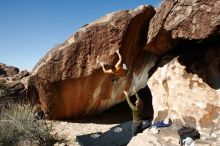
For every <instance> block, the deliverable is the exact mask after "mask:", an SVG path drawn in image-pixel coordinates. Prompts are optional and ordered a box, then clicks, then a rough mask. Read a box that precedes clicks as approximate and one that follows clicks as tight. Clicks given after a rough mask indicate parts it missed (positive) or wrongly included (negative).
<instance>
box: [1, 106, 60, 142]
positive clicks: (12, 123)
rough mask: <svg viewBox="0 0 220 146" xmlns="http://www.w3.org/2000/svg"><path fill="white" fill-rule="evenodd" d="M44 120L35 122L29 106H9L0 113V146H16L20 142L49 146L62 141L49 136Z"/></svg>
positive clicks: (50, 129) (48, 127) (49, 131)
mask: <svg viewBox="0 0 220 146" xmlns="http://www.w3.org/2000/svg"><path fill="white" fill-rule="evenodd" d="M51 131H52V127H51V126H48V124H47V123H46V121H45V120H36V119H35V117H34V114H33V113H32V108H31V107H30V105H18V104H16V105H11V106H10V107H9V108H8V109H2V110H1V113H0V146H8V145H16V144H17V143H19V142H21V141H28V142H29V143H32V144H33V143H37V144H39V145H40V146H50V145H53V144H54V143H56V142H58V141H62V140H61V139H58V138H57V137H55V136H53V135H52V134H51Z"/></svg>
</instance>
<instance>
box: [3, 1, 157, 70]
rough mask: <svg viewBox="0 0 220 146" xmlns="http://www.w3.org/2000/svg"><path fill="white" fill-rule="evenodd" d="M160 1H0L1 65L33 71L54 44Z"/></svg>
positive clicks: (155, 4)
mask: <svg viewBox="0 0 220 146" xmlns="http://www.w3.org/2000/svg"><path fill="white" fill-rule="evenodd" d="M160 2H161V0H0V62H1V63H5V64H7V65H12V66H16V67H19V68H20V69H21V70H22V69H27V70H29V71H31V70H32V68H33V67H34V65H35V64H36V63H37V62H38V61H39V60H40V59H41V58H42V57H43V56H44V55H45V54H46V52H48V51H49V50H50V48H52V47H54V46H55V45H57V44H60V43H62V42H63V41H64V40H66V39H67V38H68V37H69V36H70V35H72V34H73V33H74V32H76V31H77V30H78V29H79V28H80V27H81V26H83V25H84V24H87V23H90V22H92V21H94V20H96V19H98V18H99V17H101V16H104V15H105V14H107V13H110V12H113V11H118V10H122V9H132V8H136V7H137V6H139V5H143V4H150V5H153V6H155V7H157V6H158V5H159V4H160Z"/></svg>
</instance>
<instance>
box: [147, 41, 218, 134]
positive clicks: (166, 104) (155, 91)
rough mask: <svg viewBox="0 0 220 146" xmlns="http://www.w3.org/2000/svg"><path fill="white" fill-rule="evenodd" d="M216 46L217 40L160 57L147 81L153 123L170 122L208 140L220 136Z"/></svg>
mask: <svg viewBox="0 0 220 146" xmlns="http://www.w3.org/2000/svg"><path fill="white" fill-rule="evenodd" d="M219 65H220V45H219V43H218V40H216V41H212V42H209V46H207V45H205V44H204V43H202V44H200V45H197V46H196V47H195V48H182V50H180V52H179V53H178V55H176V56H175V55H174V56H173V55H171V54H170V55H169V56H164V57H163V58H162V59H161V61H160V62H159V63H158V66H157V67H158V68H156V70H155V72H154V73H153V74H152V76H151V77H150V79H149V80H148V85H149V88H150V89H151V92H152V95H153V108H154V120H155V121H160V120H163V119H172V121H174V122H175V123H177V124H180V125H189V126H192V127H196V128H197V129H198V130H200V133H201V134H203V135H205V136H207V137H209V138H210V137H212V138H217V137H219V136H220V135H219V132H220V129H219V127H220V124H219V123H220V66H219Z"/></svg>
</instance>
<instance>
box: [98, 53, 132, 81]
mask: <svg viewBox="0 0 220 146" xmlns="http://www.w3.org/2000/svg"><path fill="white" fill-rule="evenodd" d="M116 53H117V54H118V57H119V60H118V62H117V63H116V64H115V65H111V67H110V69H105V66H104V63H103V62H99V56H98V57H97V62H98V63H100V65H101V66H102V70H103V72H104V73H108V74H114V75H116V76H117V77H123V76H125V75H126V74H127V72H128V69H127V66H126V64H124V63H123V65H122V66H121V62H122V57H121V55H120V53H119V50H117V51H116Z"/></svg>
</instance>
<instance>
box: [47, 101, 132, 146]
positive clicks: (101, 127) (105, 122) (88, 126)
mask: <svg viewBox="0 0 220 146" xmlns="http://www.w3.org/2000/svg"><path fill="white" fill-rule="evenodd" d="M126 106H127V105H122V106H120V107H116V108H113V109H111V110H109V111H106V112H104V113H102V114H100V115H98V116H95V117H86V118H81V119H76V120H66V121H47V122H48V124H52V127H53V134H55V135H57V136H58V137H60V138H64V139H65V140H67V142H65V143H62V144H59V143H57V144H55V146H61V145H62V146H65V144H66V145H68V146H79V144H78V142H77V141H76V136H77V135H84V134H90V133H95V132H106V131H108V130H109V129H110V128H111V127H113V126H116V125H117V124H120V123H123V122H125V121H129V120H131V111H130V109H129V108H128V107H126Z"/></svg>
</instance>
